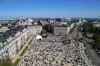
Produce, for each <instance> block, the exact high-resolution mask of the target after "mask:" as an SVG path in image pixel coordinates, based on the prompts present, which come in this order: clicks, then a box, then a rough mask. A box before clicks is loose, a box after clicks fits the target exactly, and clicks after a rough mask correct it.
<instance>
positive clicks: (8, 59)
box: [0, 58, 14, 66]
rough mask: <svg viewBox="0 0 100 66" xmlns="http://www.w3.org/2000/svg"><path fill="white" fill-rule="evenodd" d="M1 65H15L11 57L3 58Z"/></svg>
mask: <svg viewBox="0 0 100 66" xmlns="http://www.w3.org/2000/svg"><path fill="white" fill-rule="evenodd" d="M0 66H14V64H13V63H12V62H11V59H10V58H5V59H1V61H0Z"/></svg>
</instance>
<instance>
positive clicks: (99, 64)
mask: <svg viewBox="0 0 100 66" xmlns="http://www.w3.org/2000/svg"><path fill="white" fill-rule="evenodd" d="M76 32H77V31H76ZM78 37H81V34H80V35H78ZM82 42H83V43H84V44H85V47H86V52H87V54H88V56H89V57H90V59H91V60H92V61H93V63H94V64H95V65H97V66H100V57H99V56H98V55H97V53H96V52H95V50H94V49H92V50H91V49H90V46H89V44H88V43H87V42H86V40H84V39H83V40H82Z"/></svg>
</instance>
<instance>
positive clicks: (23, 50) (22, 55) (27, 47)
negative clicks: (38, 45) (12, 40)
mask: <svg viewBox="0 0 100 66" xmlns="http://www.w3.org/2000/svg"><path fill="white" fill-rule="evenodd" d="M27 48H28V46H26V47H25V49H24V50H23V51H22V53H21V54H20V56H23V55H24V53H25V51H26V50H27Z"/></svg>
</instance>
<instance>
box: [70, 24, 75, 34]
mask: <svg viewBox="0 0 100 66" xmlns="http://www.w3.org/2000/svg"><path fill="white" fill-rule="evenodd" d="M74 28H75V25H74V26H73V28H71V30H70V31H69V34H71V33H72V32H73V30H74Z"/></svg>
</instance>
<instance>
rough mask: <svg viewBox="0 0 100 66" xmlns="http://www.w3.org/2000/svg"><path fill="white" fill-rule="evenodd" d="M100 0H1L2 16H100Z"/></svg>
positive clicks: (0, 10)
mask: <svg viewBox="0 0 100 66" xmlns="http://www.w3.org/2000/svg"><path fill="white" fill-rule="evenodd" d="M99 6H100V1H99V0H0V18H19V17H25V18H27V17H29V18H30V17H31V18H32V17H33V18H35V17H36V18H42V17H43V18H46V17H47V18H48V17H51V18H56V17H58V18H60V17H61V18H66V17H71V18H72V17H78V18H79V17H81V18H100V7H99Z"/></svg>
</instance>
